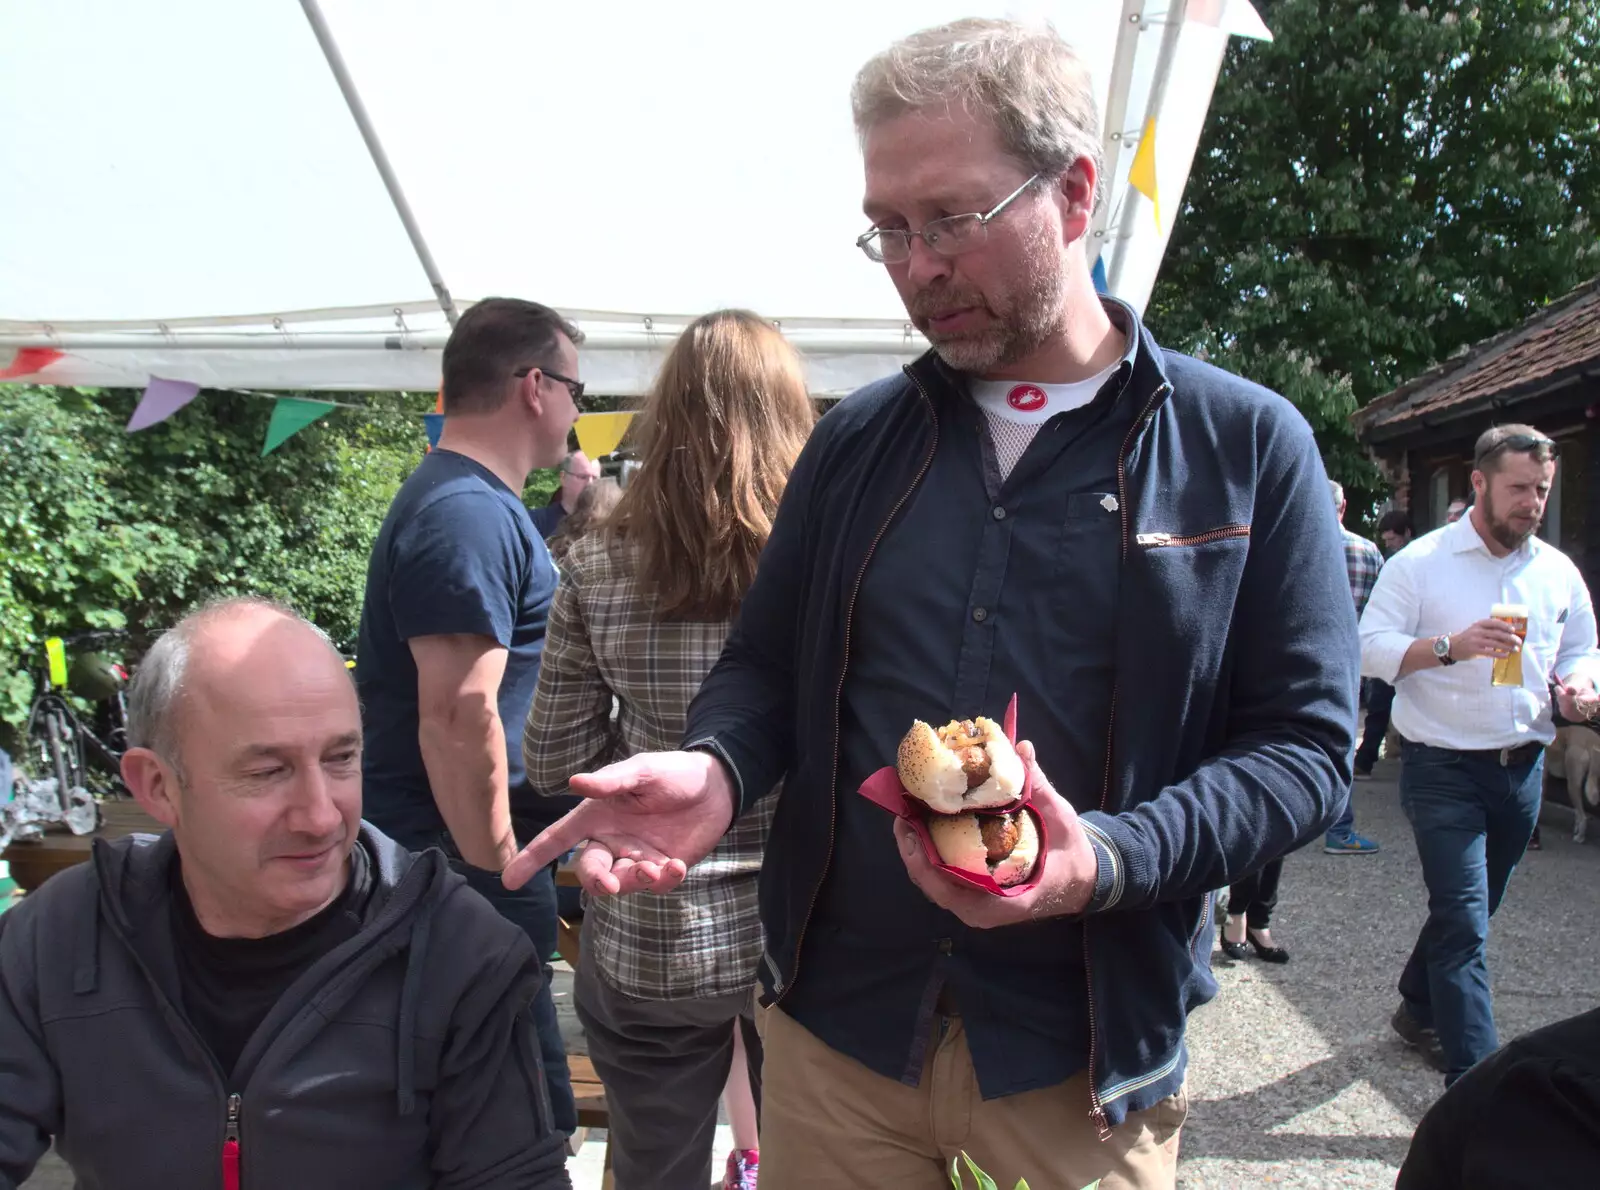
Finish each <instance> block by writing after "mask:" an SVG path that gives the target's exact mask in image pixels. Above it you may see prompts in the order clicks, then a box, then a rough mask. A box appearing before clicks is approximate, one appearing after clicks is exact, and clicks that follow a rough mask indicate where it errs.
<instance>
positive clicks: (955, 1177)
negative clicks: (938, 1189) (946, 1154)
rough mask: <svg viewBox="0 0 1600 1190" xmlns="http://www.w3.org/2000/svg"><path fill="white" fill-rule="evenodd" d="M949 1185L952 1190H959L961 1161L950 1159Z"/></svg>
mask: <svg viewBox="0 0 1600 1190" xmlns="http://www.w3.org/2000/svg"><path fill="white" fill-rule="evenodd" d="M950 1185H951V1186H952V1187H954V1190H961V1159H960V1158H959V1157H952V1158H950Z"/></svg>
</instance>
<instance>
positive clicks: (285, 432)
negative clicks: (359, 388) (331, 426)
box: [261, 397, 334, 458]
mask: <svg viewBox="0 0 1600 1190" xmlns="http://www.w3.org/2000/svg"><path fill="white" fill-rule="evenodd" d="M333 407H334V405H333V402H332V401H308V400H306V399H305V398H304V397H282V398H279V400H278V401H277V402H275V403H274V404H273V406H272V420H271V421H270V422H268V423H267V440H266V442H265V444H263V446H262V447H261V455H262V457H263V458H265V457H266V456H267V455H269V454H271V453H272V452H273V451H275V450H277V449H278V447H280V446H282V445H283V444H284V443H285V442H287V441H288V440H289V439H290V438H293V437H294V436H295V435H296V434H298V433H299V432H300V431H301V430H303V429H305V428H306V427H307V426H309V425H310V424H311V423H312V422H314V421H316V420H317V419H318V418H319V417H321V416H323V415H324V414H325V413H327V412H328V411H329V410H330V409H332V408H333Z"/></svg>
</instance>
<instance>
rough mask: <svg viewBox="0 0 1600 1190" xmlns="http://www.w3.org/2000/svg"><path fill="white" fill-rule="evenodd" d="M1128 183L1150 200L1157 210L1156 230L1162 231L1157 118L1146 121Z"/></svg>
mask: <svg viewBox="0 0 1600 1190" xmlns="http://www.w3.org/2000/svg"><path fill="white" fill-rule="evenodd" d="M1128 185H1130V186H1132V187H1133V188H1134V189H1135V190H1137V191H1138V192H1139V193H1140V194H1142V195H1144V196H1145V197H1146V198H1148V199H1149V200H1150V205H1151V206H1152V207H1154V208H1155V212H1156V232H1157V233H1159V232H1160V231H1161V192H1160V191H1159V190H1158V189H1157V188H1156V118H1155V117H1154V116H1151V117H1150V118H1149V119H1148V120H1146V121H1145V122H1144V135H1143V136H1141V137H1140V138H1139V151H1138V152H1137V153H1135V154H1134V155H1133V164H1132V165H1131V166H1129V167H1128Z"/></svg>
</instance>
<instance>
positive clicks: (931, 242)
mask: <svg viewBox="0 0 1600 1190" xmlns="http://www.w3.org/2000/svg"><path fill="white" fill-rule="evenodd" d="M986 234H987V232H986V229H985V227H984V222H983V217H982V216H980V215H952V216H951V217H950V218H948V219H935V220H934V221H933V222H932V223H930V224H928V226H926V227H924V228H923V229H922V238H923V239H924V240H926V241H927V242H928V247H930V248H932V249H933V250H934V251H935V252H937V253H939V255H941V256H959V255H960V254H961V253H963V252H967V251H969V250H971V249H973V248H976V247H977V246H978V245H979V244H981V243H983V241H984V238H985V236H986Z"/></svg>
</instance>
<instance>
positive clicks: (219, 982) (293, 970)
mask: <svg viewBox="0 0 1600 1190" xmlns="http://www.w3.org/2000/svg"><path fill="white" fill-rule="evenodd" d="M168 879H169V880H170V881H171V887H172V935H173V952H174V957H175V959H176V961H177V966H178V987H179V991H180V993H181V995H182V997H183V1008H184V1011H185V1012H186V1013H187V1014H188V1017H189V1020H190V1022H191V1023H192V1024H193V1025H194V1027H195V1029H196V1031H198V1032H199V1034H200V1037H201V1040H203V1041H204V1042H205V1043H206V1044H207V1045H208V1046H210V1047H211V1052H212V1053H213V1054H215V1055H216V1058H217V1062H218V1063H219V1064H220V1065H221V1067H222V1070H223V1073H224V1074H225V1075H227V1076H229V1077H231V1076H232V1073H233V1068H234V1067H235V1066H236V1065H238V1062H239V1055H240V1054H241V1053H243V1052H244V1047H245V1044H246V1043H247V1042H248V1041H249V1040H250V1038H251V1037H252V1036H253V1035H254V1034H255V1031H256V1030H257V1029H259V1028H260V1027H261V1022H262V1021H263V1020H265V1019H266V1016H267V1013H269V1012H271V1011H272V1006H273V1005H274V1004H276V1003H277V1002H278V998H279V997H280V996H282V995H283V993H284V992H285V991H287V990H288V988H289V985H290V984H292V983H293V982H294V981H295V980H296V979H298V978H299V977H300V976H301V975H302V974H303V973H304V972H305V971H306V969H307V968H309V967H310V966H311V964H313V963H315V962H316V961H317V960H318V959H320V958H321V957H322V956H323V955H325V954H327V953H328V952H329V951H331V950H333V949H334V948H335V947H337V946H339V945H341V944H342V943H345V942H348V941H349V940H350V939H351V938H354V937H355V936H356V935H357V934H358V933H359V932H360V931H361V921H362V918H363V917H364V916H365V914H366V909H367V901H368V899H369V898H370V896H371V894H372V861H371V859H370V858H369V857H368V856H367V853H366V849H365V848H364V847H362V846H361V844H360V843H357V844H356V845H355V846H354V847H353V848H351V849H350V882H349V884H348V885H347V886H346V888H345V892H344V895H343V896H342V897H339V898H338V899H337V900H335V901H334V902H333V903H332V904H331V905H329V906H328V907H327V908H326V909H324V910H323V911H322V912H320V913H318V914H317V915H316V916H315V917H313V918H310V919H309V920H307V921H303V922H301V923H300V924H299V925H297V926H295V927H294V928H293V929H290V930H285V931H284V932H283V933H281V934H270V935H268V936H267V937H265V938H217V937H213V936H212V935H210V934H208V933H206V931H205V927H203V926H202V925H201V924H200V919H199V918H197V917H196V916H195V912H194V905H193V903H192V902H191V901H190V900H189V890H188V888H186V887H185V886H184V883H183V874H182V871H181V870H180V866H179V863H178V859H177V857H176V856H174V857H173V860H172V868H171V871H170V874H169V876H168Z"/></svg>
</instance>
